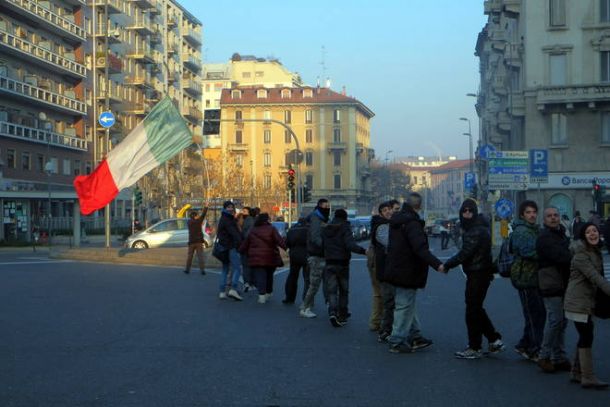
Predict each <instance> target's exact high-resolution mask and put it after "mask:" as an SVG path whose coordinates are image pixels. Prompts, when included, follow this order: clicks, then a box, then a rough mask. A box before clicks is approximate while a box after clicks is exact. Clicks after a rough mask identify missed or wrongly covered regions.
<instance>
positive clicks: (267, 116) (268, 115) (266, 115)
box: [263, 110, 271, 120]
mask: <svg viewBox="0 0 610 407" xmlns="http://www.w3.org/2000/svg"><path fill="white" fill-rule="evenodd" d="M263 119H265V120H271V110H265V111H264V112H263Z"/></svg>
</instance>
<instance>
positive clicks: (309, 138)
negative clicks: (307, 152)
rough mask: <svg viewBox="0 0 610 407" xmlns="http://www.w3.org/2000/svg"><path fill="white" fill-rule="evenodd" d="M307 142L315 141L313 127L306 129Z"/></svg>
mask: <svg viewBox="0 0 610 407" xmlns="http://www.w3.org/2000/svg"><path fill="white" fill-rule="evenodd" d="M305 142H306V143H313V130H311V129H307V130H305Z"/></svg>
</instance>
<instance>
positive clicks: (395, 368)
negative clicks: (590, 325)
mask: <svg viewBox="0 0 610 407" xmlns="http://www.w3.org/2000/svg"><path fill="white" fill-rule="evenodd" d="M433 245H434V247H436V246H437V245H438V240H436V239H435V240H433ZM185 251H186V249H185ZM452 251H453V250H449V251H443V252H441V251H440V250H438V249H437V250H436V251H435V253H437V254H438V255H439V256H440V257H442V258H446V257H447V256H448V255H449V254H450V253H451V252H452ZM607 263H610V261H607ZM365 264H366V263H365V261H364V258H363V257H362V256H356V257H355V258H354V260H353V261H352V275H351V293H350V302H351V306H350V308H351V312H352V314H353V316H352V319H351V320H350V323H349V324H348V325H347V326H346V327H343V328H333V327H332V326H331V325H330V324H329V322H328V320H327V318H325V317H324V313H325V310H324V307H323V301H322V300H321V297H320V294H319V297H318V299H317V305H316V309H315V311H316V312H317V313H318V314H319V317H318V318H316V319H313V320H306V319H303V318H299V317H298V307H297V306H296V305H293V306H286V305H283V304H282V303H281V299H282V298H283V297H282V294H283V283H284V280H285V277H286V273H285V272H284V273H280V274H279V275H277V276H276V278H275V283H276V292H275V294H274V297H273V298H272V300H271V301H270V303H267V304H264V305H260V304H257V303H256V294H255V293H251V294H250V293H249V294H246V295H245V300H244V301H243V302H241V303H239V302H235V301H232V300H219V299H218V298H217V291H218V288H217V285H218V276H217V275H216V274H212V273H208V275H206V276H201V275H199V274H197V273H192V274H190V275H184V274H183V273H182V272H181V270H180V269H178V268H160V267H144V266H142V267H138V266H123V265H110V264H99V265H97V264H91V263H77V262H66V261H48V260H47V259H46V258H45V255H44V252H38V253H32V252H31V251H27V250H14V251H11V250H6V249H4V250H2V251H0V278H1V281H2V283H1V284H0V406H7V407H8V406H45V407H49V406H216V405H222V406H232V405H236V406H389V405H397V406H398V405H401V406H403V405H404V406H447V405H451V406H453V407H458V406H541V405H543V406H574V405H586V406H608V405H610V391H593V390H588V391H587V390H582V389H581V388H580V387H579V386H577V385H575V384H570V383H569V381H568V376H567V374H553V375H549V374H544V373H541V372H540V370H539V369H538V368H537V367H536V366H535V365H533V364H532V363H531V362H527V361H524V360H520V359H519V356H518V355H517V354H516V353H514V352H513V350H512V346H514V344H515V343H516V341H517V340H518V338H519V336H520V331H521V328H522V317H521V310H520V305H519V300H518V297H517V294H516V292H515V291H514V289H513V288H512V287H511V286H510V283H509V282H508V281H506V280H504V279H501V280H496V281H495V282H494V283H493V284H492V287H491V289H490V293H489V296H488V300H487V303H486V304H487V309H488V312H489V314H490V316H491V318H492V320H493V321H494V323H495V324H496V327H497V328H498V329H499V331H500V332H501V333H502V334H503V335H504V340H505V342H506V344H507V345H508V347H509V349H508V350H507V351H506V352H504V353H502V354H500V355H498V356H494V357H489V358H485V359H481V360H474V361H469V360H457V359H454V358H453V352H454V351H456V350H461V349H463V348H464V346H465V345H466V329H465V325H464V322H463V320H464V317H463V312H464V305H463V289H464V277H463V275H462V274H461V272H460V270H459V269H456V270H453V271H452V272H451V273H450V274H449V275H448V276H445V275H440V274H438V273H431V275H430V278H429V284H428V287H427V289H426V290H425V291H422V292H421V293H420V295H419V296H418V307H419V315H420V319H421V321H422V325H423V331H424V334H425V335H426V336H428V337H430V338H432V339H433V340H434V345H433V346H432V347H430V348H428V349H425V350H423V351H421V352H417V353H414V354H399V355H396V354H391V353H389V352H388V348H387V346H386V345H383V344H379V343H377V341H376V335H374V334H373V333H371V332H369V331H368V323H367V322H368V313H369V308H370V291H371V290H370V283H369V280H368V274H367V272H366V268H365ZM195 269H196V268H195ZM608 269H610V267H609V268H608ZM575 337H576V334H575V329H574V328H573V326H572V325H570V326H569V328H568V335H567V347H568V349H569V351H570V353H572V349H573V348H574V343H575ZM609 344H610V321H600V322H599V323H598V324H597V326H596V336H595V344H594V353H595V355H596V357H597V362H596V372H597V374H598V376H600V377H601V378H605V379H609V380H610V348H609V346H608V345H609Z"/></svg>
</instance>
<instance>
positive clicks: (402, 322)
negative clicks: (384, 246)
mask: <svg viewBox="0 0 610 407" xmlns="http://www.w3.org/2000/svg"><path fill="white" fill-rule="evenodd" d="M421 203H422V198H421V195H419V194H418V193H415V192H412V193H411V194H409V197H408V198H407V201H406V202H405V203H404V204H403V206H402V209H401V210H400V212H399V213H396V214H394V215H392V218H391V219H390V236H389V237H390V238H389V246H388V254H387V258H386V268H385V279H386V281H387V282H389V283H390V284H392V285H394V286H395V287H396V294H395V297H394V302H395V308H394V323H393V325H392V335H391V336H390V337H389V338H388V342H389V343H390V352H392V353H409V352H413V350H415V349H421V348H425V347H427V346H430V345H431V344H432V341H431V340H429V339H426V338H424V337H423V336H421V333H420V325H419V319H418V318H417V311H416V308H415V297H416V294H417V290H418V289H421V288H424V287H425V286H426V281H427V279H428V267H429V266H431V267H432V268H434V269H436V270H439V271H442V270H443V268H442V262H441V261H440V260H439V259H437V258H436V257H435V256H433V255H432V253H430V249H429V246H428V237H427V236H426V233H425V232H424V221H423V220H421V218H420V217H419V215H418V212H419V211H420V210H421Z"/></svg>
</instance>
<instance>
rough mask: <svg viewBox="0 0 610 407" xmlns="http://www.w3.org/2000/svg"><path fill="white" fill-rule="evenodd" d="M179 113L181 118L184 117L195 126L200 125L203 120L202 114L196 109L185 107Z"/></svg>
mask: <svg viewBox="0 0 610 407" xmlns="http://www.w3.org/2000/svg"><path fill="white" fill-rule="evenodd" d="M180 113H182V116H184V117H185V118H186V119H188V120H190V121H191V122H194V123H196V124H200V123H201V121H202V120H203V113H201V110H199V109H198V108H196V107H188V106H185V107H183V108H182V110H181V111H180Z"/></svg>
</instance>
